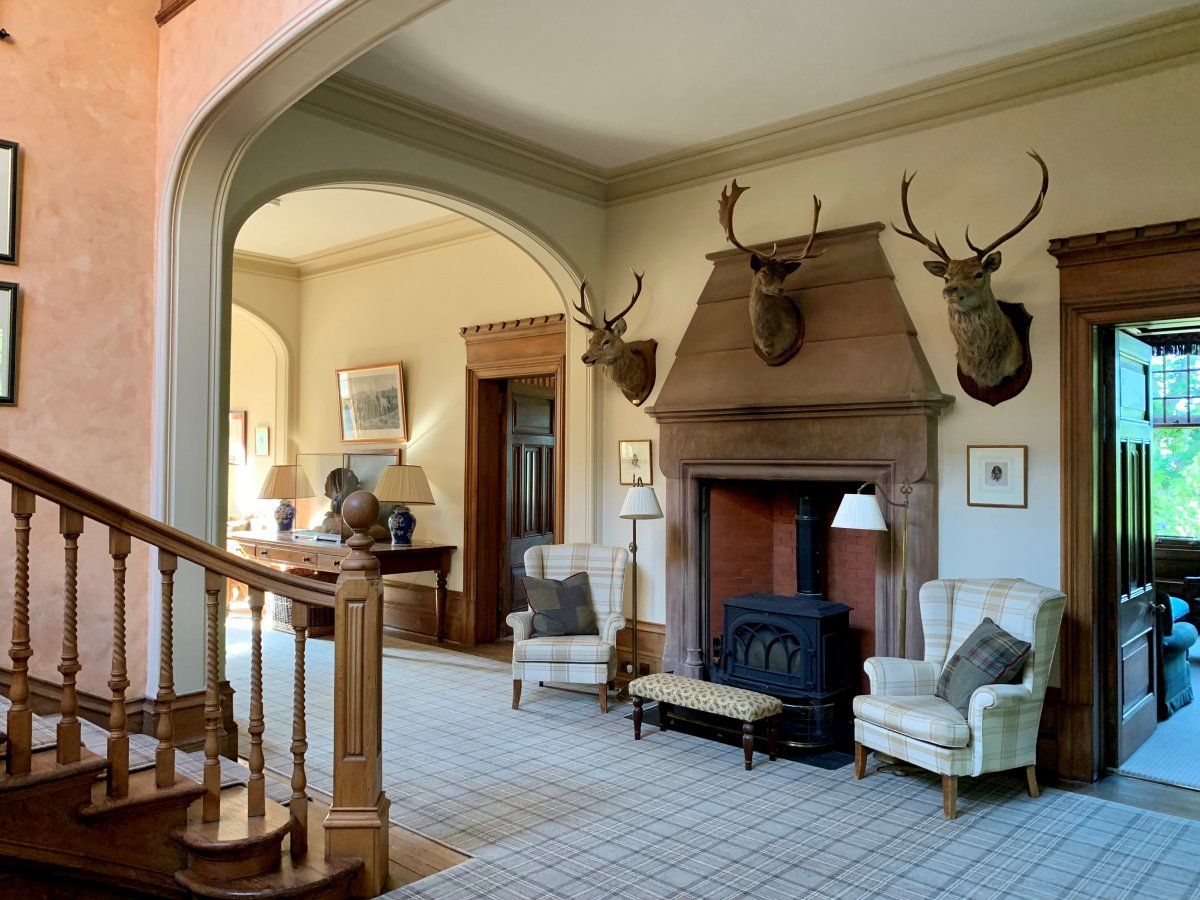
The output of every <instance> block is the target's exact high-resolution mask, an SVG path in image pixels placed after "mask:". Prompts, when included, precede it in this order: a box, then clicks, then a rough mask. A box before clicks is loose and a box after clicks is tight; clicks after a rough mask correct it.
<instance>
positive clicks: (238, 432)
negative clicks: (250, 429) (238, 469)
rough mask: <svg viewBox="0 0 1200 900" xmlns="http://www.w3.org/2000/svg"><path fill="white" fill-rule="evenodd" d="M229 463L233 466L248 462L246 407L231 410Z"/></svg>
mask: <svg viewBox="0 0 1200 900" xmlns="http://www.w3.org/2000/svg"><path fill="white" fill-rule="evenodd" d="M229 464H230V465H231V466H244V465H245V464H246V411H245V410H244V409H231V410H230V411H229Z"/></svg>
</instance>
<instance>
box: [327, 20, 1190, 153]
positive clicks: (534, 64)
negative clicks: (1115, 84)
mask: <svg viewBox="0 0 1200 900" xmlns="http://www.w3.org/2000/svg"><path fill="white" fill-rule="evenodd" d="M1191 2H1194V0H1134V2H1131V0H1001V2H990V3H987V2H967V0H902V2H901V0H503V2H499V0H448V2H446V3H444V4H443V5H441V6H439V7H437V8H436V9H434V10H433V11H432V12H430V13H428V14H427V15H425V16H424V17H422V18H420V19H418V20H417V21H415V22H414V23H412V24H411V25H409V26H408V27H406V28H405V29H404V30H402V31H401V32H399V33H398V34H396V35H395V36H394V37H392V38H391V39H389V40H388V41H386V42H385V43H383V44H381V45H380V46H379V47H377V48H376V49H374V50H373V51H371V52H370V53H368V54H366V55H365V56H363V57H361V58H359V59H358V60H356V61H355V62H353V63H352V64H351V65H350V66H348V67H347V69H346V71H347V72H348V73H350V74H352V75H355V76H357V77H359V78H363V79H366V80H368V81H372V82H375V83H377V84H379V85H382V86H384V87H386V88H388V89H390V90H393V91H396V92H399V93H401V94H406V95H408V96H411V97H415V98H416V99H418V100H421V101H423V102H425V103H428V104H432V105H434V106H439V107H443V108H445V109H448V110H450V111H452V112H454V113H457V114H459V115H461V116H465V117H467V118H470V119H474V120H476V121H479V122H482V123H484V124H487V125H490V126H492V127H493V128H499V129H502V130H504V131H507V132H510V133H511V134H514V135H517V136H519V137H522V138H525V139H526V140H530V141H533V142H535V143H538V144H542V145H544V146H546V147H549V148H551V149H553V150H556V151H558V152H560V153H564V154H567V155H569V156H572V157H575V158H577V159H580V160H583V161H585V162H587V163H590V164H592V165H595V166H598V167H601V168H604V169H612V168H616V167H620V166H624V165H629V164H632V163H635V162H639V161H642V160H644V159H647V158H649V157H654V156H658V155H660V154H663V153H668V152H671V151H676V150H679V149H682V148H684V147H689V146H691V145H694V144H698V143H701V142H704V141H709V140H712V139H715V138H720V137H725V136H728V135H732V134H736V133H738V132H741V131H745V130H747V129H752V128H756V127H759V126H763V125H767V124H770V123H773V122H778V121H780V120H783V119H789V118H793V117H795V116H799V115H803V114H805V113H810V112H813V111H815V110H818V109H823V108H825V107H828V106H832V105H834V104H839V103H844V102H847V101H851V100H856V99H859V98H862V97H865V96H868V95H871V94H875V93H878V92H880V91H884V90H887V89H889V88H895V87H899V86H901V85H906V84H911V83H913V82H916V81H920V80H922V79H926V78H930V77H933V76H937V75H943V74H946V73H949V72H953V71H957V70H959V69H963V68H966V67H969V66H973V65H977V64H980V63H985V62H989V61H991V60H995V59H997V58H999V57H1003V56H1008V55H1011V54H1014V53H1019V52H1021V51H1025V50H1030V49H1032V48H1035V47H1040V46H1043V45H1045V44H1049V43H1053V42H1055V41H1058V40H1063V39H1066V38H1070V37H1073V36H1076V35H1080V34H1084V33H1086V32H1089V31H1095V30H1097V29H1100V28H1104V27H1107V26H1111V25H1116V24H1120V23H1123V22H1127V21H1130V20H1133V19H1138V18H1142V17H1145V16H1149V15H1151V14H1154V13H1158V12H1162V11H1165V10H1168V9H1172V8H1175V7H1180V6H1187V5H1190V3H1191Z"/></svg>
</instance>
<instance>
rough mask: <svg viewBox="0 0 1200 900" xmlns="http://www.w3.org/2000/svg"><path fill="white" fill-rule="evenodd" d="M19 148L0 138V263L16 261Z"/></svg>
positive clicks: (10, 263)
mask: <svg viewBox="0 0 1200 900" xmlns="http://www.w3.org/2000/svg"><path fill="white" fill-rule="evenodd" d="M19 149H20V148H19V147H18V146H17V145H16V144H14V143H13V142H12V141H5V140H0V263H7V264H9V265H15V264H16V262H17V155H18V150H19Z"/></svg>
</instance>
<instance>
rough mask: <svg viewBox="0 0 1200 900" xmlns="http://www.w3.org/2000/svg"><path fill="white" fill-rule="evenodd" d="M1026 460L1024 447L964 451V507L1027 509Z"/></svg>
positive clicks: (981, 447) (1006, 446)
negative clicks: (965, 456)
mask: <svg viewBox="0 0 1200 900" xmlns="http://www.w3.org/2000/svg"><path fill="white" fill-rule="evenodd" d="M1028 457H1029V448H1028V447H1027V446H1025V445H1024V444H1001V445H984V444H980V445H976V446H970V447H967V505H968V506H1011V507H1018V508H1022V509H1023V508H1024V507H1026V506H1028V501H1027V498H1026V490H1027V487H1028V483H1029V477H1028V469H1027V465H1026V464H1027V462H1028Z"/></svg>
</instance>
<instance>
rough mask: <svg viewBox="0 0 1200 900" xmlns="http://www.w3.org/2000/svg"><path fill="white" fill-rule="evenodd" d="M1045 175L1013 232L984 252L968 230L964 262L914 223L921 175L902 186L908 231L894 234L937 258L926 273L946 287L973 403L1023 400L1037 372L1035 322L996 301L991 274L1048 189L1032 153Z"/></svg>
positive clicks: (961, 376)
mask: <svg viewBox="0 0 1200 900" xmlns="http://www.w3.org/2000/svg"><path fill="white" fill-rule="evenodd" d="M1029 155H1030V156H1032V157H1033V158H1034V159H1035V160H1036V161H1037V164H1038V165H1039V166H1041V169H1042V189H1041V191H1039V192H1038V196H1037V199H1036V200H1035V201H1034V203H1033V208H1032V209H1030V210H1029V212H1028V214H1026V216H1025V218H1024V219H1022V220H1021V221H1020V222H1019V223H1018V224H1017V226H1016V227H1015V228H1012V229H1010V230H1008V231H1007V232H1005V233H1004V234H1002V235H1001V236H1000V237H998V238H997V239H996V240H994V241H992V242H991V243H990V244H988V245H987V246H986V247H977V246H975V244H973V243H972V242H971V230H970V228H969V227H968V228H967V233H966V238H967V246H968V247H970V248H971V250H973V251H974V253H975V255H974V256H970V257H967V258H966V259H951V258H950V254H949V253H947V252H946V248H945V247H943V246H942V242H941V241H940V240H938V237H937V233H936V232H934V236H933V240H932V241H931V240H930V239H929V238H927V237H925V235H923V234H921V232H920V230H919V229H918V228H917V226H916V225H915V224H914V223H913V218H912V213H910V212H909V209H908V188H909V185H911V184H912V182H913V179H914V178H916V177H917V173H916V172H913V174H912V175H911V176H910V175H909V174H908V172H905V173H904V177H903V179H902V180H901V182H900V203H901V205H902V206H903V208H904V221H905V222H906V223H907V224H908V229H909V230H908V231H903V230H901V229H899V228H896V225H895V223H893V224H892V227H893V228H896V231H897V232H898V233H899V234H902V235H903V236H904V237H906V238H910V239H912V240H914V241H916V242H917V243H920V244H924V245H925V246H926V247H928V248H929V249H930V250H932V251H933V253H934V255H936V256H937V257H938V258H937V259H936V260H929V261H927V262H926V263H925V268H926V269H928V270H929V271H930V272H932V273H933V274H934V275H937V276H938V277H939V278H941V279H942V280H943V282H944V286H943V287H942V297H943V298H945V300H946V303H947V308H948V311H949V314H950V333H951V334H952V335H954V342H955V344H957V346H958V354H957V356H958V380H959V383H960V384H961V385H962V387H963V390H965V391H966V392H967V393H968V394H970V395H971V396H972V397H975V398H976V399H978V400H983V401H984V402H987V403H991V404H992V405H993V406H995V405H996V404H997V403H1001V402H1003V401H1004V400H1008V399H1011V398H1012V397H1015V396H1016V395H1017V394H1019V393H1020V392H1021V391H1022V390H1023V389H1024V388H1025V385H1026V384H1028V383H1029V376H1030V373H1031V372H1032V370H1033V365H1032V358H1031V357H1030V354H1029V322H1030V321H1031V319H1032V317H1031V316H1030V315H1029V313H1027V312H1026V311H1025V307H1024V306H1023V305H1022V304H1020V303H1006V302H1005V301H1003V300H997V299H996V297H995V295H994V294H993V293H992V273H993V272H995V271H996V270H997V269H999V268H1000V252H999V251H998V250H996V248H997V247H999V246H1000V245H1001V244H1003V243H1004V242H1005V241H1007V240H1008V239H1009V238H1011V237H1014V236H1015V235H1017V234H1019V233H1020V232H1021V230H1022V229H1024V228H1025V226H1026V225H1028V224H1029V223H1030V222H1032V221H1033V220H1034V219H1035V218H1037V215H1038V213H1039V212H1041V211H1042V201H1043V200H1045V198H1046V189H1047V188H1048V187H1049V186H1050V172H1049V170H1048V169H1047V168H1046V163H1045V162H1044V161H1043V160H1042V158H1041V157H1040V156H1038V154H1037V152H1036V151H1033V150H1030V151H1029Z"/></svg>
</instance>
